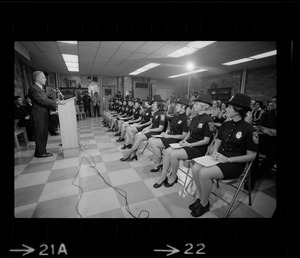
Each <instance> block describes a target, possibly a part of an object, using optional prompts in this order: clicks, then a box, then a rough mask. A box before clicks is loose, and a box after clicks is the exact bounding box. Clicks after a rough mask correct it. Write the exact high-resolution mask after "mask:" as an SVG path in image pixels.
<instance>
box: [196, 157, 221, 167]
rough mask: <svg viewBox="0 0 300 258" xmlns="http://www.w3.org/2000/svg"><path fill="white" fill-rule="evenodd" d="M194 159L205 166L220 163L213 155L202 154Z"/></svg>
mask: <svg viewBox="0 0 300 258" xmlns="http://www.w3.org/2000/svg"><path fill="white" fill-rule="evenodd" d="M193 160H194V161H195V162H197V163H198V164H200V165H202V166H205V167H210V166H214V165H216V164H218V163H219V161H215V160H213V159H212V157H211V156H202V157H199V158H195V159H193Z"/></svg>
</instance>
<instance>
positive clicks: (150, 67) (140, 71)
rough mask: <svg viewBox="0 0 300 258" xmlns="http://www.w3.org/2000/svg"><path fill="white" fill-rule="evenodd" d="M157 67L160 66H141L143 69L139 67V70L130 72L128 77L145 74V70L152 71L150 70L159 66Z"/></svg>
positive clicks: (151, 64) (155, 64) (154, 64)
mask: <svg viewBox="0 0 300 258" xmlns="http://www.w3.org/2000/svg"><path fill="white" fill-rule="evenodd" d="M159 65H160V64H157V63H150V64H147V65H145V66H143V67H141V68H139V69H137V70H135V71H133V72H131V73H130V74H129V75H137V74H140V73H143V72H145V71H147V70H150V69H152V68H154V67H156V66H159Z"/></svg>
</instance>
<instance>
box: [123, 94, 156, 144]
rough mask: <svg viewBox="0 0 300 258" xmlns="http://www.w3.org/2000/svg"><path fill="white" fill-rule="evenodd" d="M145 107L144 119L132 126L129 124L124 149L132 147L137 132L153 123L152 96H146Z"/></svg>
mask: <svg viewBox="0 0 300 258" xmlns="http://www.w3.org/2000/svg"><path fill="white" fill-rule="evenodd" d="M143 103H144V105H143V107H144V109H145V110H143V119H142V120H141V121H140V122H138V123H133V124H131V125H130V126H127V128H126V132H125V136H124V139H125V140H126V142H125V144H124V146H123V147H122V148H121V149H122V150H124V149H130V148H131V147H132V142H133V140H134V136H135V134H136V133H138V132H141V131H142V130H143V129H144V128H146V127H147V126H149V125H150V124H151V118H152V107H151V104H152V100H151V98H150V97H146V98H145V99H143Z"/></svg>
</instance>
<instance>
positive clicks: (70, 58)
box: [62, 54, 79, 72]
mask: <svg viewBox="0 0 300 258" xmlns="http://www.w3.org/2000/svg"><path fill="white" fill-rule="evenodd" d="M62 57H63V59H64V61H65V64H66V66H67V69H68V71H69V72H79V64H78V56H77V55H68V54H62Z"/></svg>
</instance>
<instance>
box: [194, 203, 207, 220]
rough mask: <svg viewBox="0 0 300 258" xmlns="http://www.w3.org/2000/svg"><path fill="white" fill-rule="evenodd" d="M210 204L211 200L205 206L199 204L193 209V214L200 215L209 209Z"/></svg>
mask: <svg viewBox="0 0 300 258" xmlns="http://www.w3.org/2000/svg"><path fill="white" fill-rule="evenodd" d="M209 206H210V204H209V202H208V204H207V205H206V206H205V207H203V205H202V204H201V203H200V205H199V206H197V207H196V208H195V209H194V210H192V212H191V215H192V216H193V217H200V216H202V215H203V214H204V213H206V212H208V211H209Z"/></svg>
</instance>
